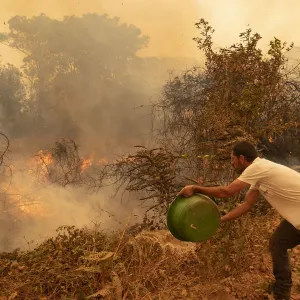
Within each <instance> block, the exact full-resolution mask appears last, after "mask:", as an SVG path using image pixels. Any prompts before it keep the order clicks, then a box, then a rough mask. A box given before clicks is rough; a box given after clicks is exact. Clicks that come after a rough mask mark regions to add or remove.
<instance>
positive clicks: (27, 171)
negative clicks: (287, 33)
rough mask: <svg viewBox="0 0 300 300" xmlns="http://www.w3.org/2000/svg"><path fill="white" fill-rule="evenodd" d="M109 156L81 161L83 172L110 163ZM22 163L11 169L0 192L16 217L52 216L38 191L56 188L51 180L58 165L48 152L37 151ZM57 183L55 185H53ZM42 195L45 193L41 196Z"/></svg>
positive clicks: (0, 185)
mask: <svg viewBox="0 0 300 300" xmlns="http://www.w3.org/2000/svg"><path fill="white" fill-rule="evenodd" d="M108 162H109V160H108V158H107V157H102V158H100V159H99V158H95V155H94V154H92V155H90V156H89V157H81V158H80V172H82V173H84V172H87V171H88V170H89V169H90V168H91V167H93V166H94V167H95V166H99V167H101V165H105V164H108ZM20 165H21V164H18V167H16V166H10V168H9V170H10V171H9V172H8V171H7V172H6V173H5V174H2V175H3V178H2V180H1V182H0V189H1V190H2V192H3V194H5V197H7V199H8V201H9V205H10V207H11V209H13V210H14V212H15V213H16V215H19V216H21V215H22V214H24V215H26V216H34V217H43V216H46V215H49V214H51V212H50V211H49V209H48V208H47V203H46V201H45V199H43V197H44V196H43V197H42V196H40V193H39V191H42V190H44V189H47V188H51V187H53V183H52V182H51V180H50V174H51V172H53V170H54V172H55V168H56V167H57V162H56V160H55V157H53V155H52V154H51V152H49V151H43V150H40V151H38V152H37V153H36V154H35V155H34V156H33V157H31V158H30V159H28V160H26V161H25V162H24V166H23V167H22V166H21V167H20ZM54 184H55V183H54ZM42 194H43V193H42Z"/></svg>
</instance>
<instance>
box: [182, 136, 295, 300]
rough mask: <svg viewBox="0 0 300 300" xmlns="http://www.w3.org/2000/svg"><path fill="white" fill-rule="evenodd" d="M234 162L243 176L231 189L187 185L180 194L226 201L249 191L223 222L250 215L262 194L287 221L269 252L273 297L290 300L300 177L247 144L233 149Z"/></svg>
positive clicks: (232, 184)
mask: <svg viewBox="0 0 300 300" xmlns="http://www.w3.org/2000/svg"><path fill="white" fill-rule="evenodd" d="M231 161H232V166H233V167H234V169H235V170H236V171H237V172H238V173H239V174H240V176H239V177H238V179H236V180H234V181H233V182H232V183H231V184H230V185H228V186H218V187H202V186H196V185H188V186H186V187H184V188H183V189H182V190H181V191H180V192H179V194H180V195H183V196H185V197H190V196H191V195H193V194H194V193H201V194H204V195H207V196H212V197H216V198H227V197H231V196H233V195H234V194H236V193H238V192H240V191H241V190H243V189H247V188H248V189H249V190H248V192H247V194H246V196H245V201H244V202H243V204H242V205H240V206H238V207H236V208H235V209H233V210H232V211H230V212H229V213H228V214H226V215H225V216H223V217H222V218H221V222H225V221H229V220H234V219H236V218H238V217H240V216H242V215H243V214H245V213H247V212H249V211H250V210H251V208H252V207H253V204H254V203H255V201H256V200H257V199H258V197H259V194H262V195H263V196H264V198H265V199H266V200H267V201H268V202H269V203H270V204H271V206H272V207H273V208H274V209H275V210H277V212H278V213H279V214H280V215H281V216H282V217H283V219H284V220H283V221H282V222H281V224H280V225H279V227H278V228H277V229H276V231H275V232H274V233H273V235H272V237H271V239H270V251H271V255H272V260H273V273H274V276H275V283H274V285H273V288H272V290H273V293H274V297H275V299H281V300H283V299H285V300H288V299H290V297H291V295H290V294H291V287H292V274H291V267H290V263H289V257H288V252H287V250H288V249H292V248H294V247H295V246H297V245H299V244H300V174H299V173H298V172H296V171H294V170H292V169H290V168H288V167H286V166H283V165H280V164H277V163H274V162H271V161H269V160H267V159H262V158H259V157H258V155H257V152H256V150H255V147H254V146H253V145H252V144H251V143H249V142H247V141H242V142H239V143H237V144H236V145H235V146H234V148H233V151H232V154H231Z"/></svg>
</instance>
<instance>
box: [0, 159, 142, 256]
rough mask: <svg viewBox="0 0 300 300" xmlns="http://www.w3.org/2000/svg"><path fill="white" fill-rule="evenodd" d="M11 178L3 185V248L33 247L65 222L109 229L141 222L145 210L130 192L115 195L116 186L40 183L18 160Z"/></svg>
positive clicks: (0, 236) (0, 233) (0, 218)
mask: <svg viewBox="0 0 300 300" xmlns="http://www.w3.org/2000/svg"><path fill="white" fill-rule="evenodd" d="M15 161H16V160H15ZM20 167H21V169H20ZM2 179H3V178H2ZM8 181H9V184H6V186H9V188H8V189H6V190H4V189H3V191H2V193H1V201H0V205H1V207H0V208H1V213H0V224H1V229H0V251H11V250H13V249H15V248H21V249H23V250H28V249H29V248H28V247H31V248H33V247H35V246H36V245H37V244H39V243H41V242H43V241H44V240H45V239H46V238H49V237H52V236H53V235H55V234H56V229H57V228H58V227H59V226H63V225H66V226H76V227H77V228H83V227H87V228H94V227H95V226H97V228H99V229H101V230H105V231H112V230H116V229H123V228H125V226H126V224H127V226H128V224H134V223H136V222H141V217H142V216H143V212H144V208H142V207H141V206H140V205H139V204H138V202H137V200H136V199H135V198H134V197H133V196H132V195H129V194H128V193H127V194H126V193H125V194H123V196H122V201H120V197H117V198H114V197H112V194H113V193H114V192H115V190H114V187H107V188H104V189H102V190H101V192H100V193H90V192H89V191H88V190H87V189H86V188H83V187H78V186H71V185H68V186H66V187H62V186H59V185H57V184H55V183H53V184H44V183H43V184H40V183H38V182H37V177H36V173H34V172H30V171H29V169H28V168H27V167H26V166H25V164H24V163H23V162H22V161H18V169H14V170H13V173H12V177H11V178H10V179H9V180H7V181H6V182H8ZM2 186H3V182H2Z"/></svg>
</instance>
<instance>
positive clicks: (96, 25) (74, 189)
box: [0, 14, 195, 250]
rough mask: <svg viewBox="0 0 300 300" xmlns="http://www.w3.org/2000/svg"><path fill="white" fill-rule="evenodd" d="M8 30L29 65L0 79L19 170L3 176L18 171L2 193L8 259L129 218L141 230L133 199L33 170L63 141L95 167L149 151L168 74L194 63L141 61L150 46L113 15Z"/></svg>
mask: <svg viewBox="0 0 300 300" xmlns="http://www.w3.org/2000/svg"><path fill="white" fill-rule="evenodd" d="M8 25H9V30H8V32H7V33H5V34H3V35H2V37H1V38H2V41H4V43H5V44H7V45H10V47H12V48H13V49H15V50H18V51H20V52H21V53H23V63H22V67H21V68H20V69H19V71H18V70H17V69H16V67H13V66H10V65H3V68H2V69H1V72H0V73H1V74H0V82H1V84H2V90H3V91H5V92H6V94H5V95H6V96H3V97H2V98H1V125H2V130H3V131H4V132H5V133H6V134H7V135H8V136H9V138H10V141H11V148H10V149H11V156H10V160H7V162H6V164H7V165H8V166H6V167H5V166H2V168H3V170H6V173H5V172H4V173H5V174H6V176H9V175H8V173H7V170H8V169H9V168H10V169H11V171H12V174H11V177H10V178H8V177H7V178H6V179H7V180H6V182H5V183H4V182H3V187H2V193H1V196H2V199H1V205H3V207H2V210H1V214H0V220H1V224H2V225H3V226H2V227H1V228H2V229H1V232H0V240H1V241H2V243H1V245H3V246H2V247H3V248H2V249H0V250H12V249H13V248H15V247H22V248H24V247H25V248H26V247H29V246H30V245H31V246H34V245H35V244H36V243H38V242H40V241H42V240H43V239H44V238H46V237H49V236H51V235H53V234H55V229H56V228H57V227H58V226H60V225H75V226H77V227H83V226H92V225H93V224H95V223H96V224H100V228H102V229H116V228H120V227H122V226H125V225H124V224H125V223H126V220H127V218H128V217H130V218H131V223H134V222H137V221H140V220H141V216H142V215H143V211H144V209H143V208H141V207H140V205H139V204H140V203H139V202H138V200H137V199H136V197H135V196H134V195H127V201H125V202H124V201H121V199H120V196H119V197H116V198H113V197H112V195H113V194H114V193H115V189H116V187H115V186H112V187H109V188H106V189H101V190H100V191H99V192H98V193H90V192H89V190H88V189H86V188H84V187H79V186H77V185H68V186H66V187H62V186H61V185H58V184H55V183H54V184H49V185H47V184H43V185H40V184H38V182H37V181H36V177H35V175H36V174H35V173H34V172H28V171H29V168H28V165H27V162H28V161H29V159H30V157H31V156H33V155H34V154H35V153H36V152H37V151H39V150H41V149H43V150H50V149H51V147H53V144H54V142H55V141H56V140H57V139H59V138H61V137H64V138H71V139H73V140H75V141H76V143H77V144H78V146H79V148H78V149H79V150H78V151H79V153H80V155H81V156H84V157H87V158H89V157H91V156H95V157H97V158H101V157H104V158H105V159H115V158H116V157H117V156H119V155H122V154H125V153H126V152H129V151H131V150H132V149H133V148H132V147H133V146H134V145H135V144H146V142H147V140H148V139H149V128H151V122H152V115H151V106H150V104H151V99H152V100H153V101H154V100H155V98H156V97H158V95H159V93H160V90H161V88H162V86H163V84H164V83H165V81H166V80H167V78H168V71H169V69H173V70H174V68H175V69H177V71H178V70H179V71H180V70H184V69H186V68H188V67H189V66H191V65H193V64H194V63H195V62H194V61H193V60H192V59H190V60H187V59H177V58H169V59H168V58H156V57H149V58H147V57H140V56H139V55H138V54H137V53H138V51H139V50H140V49H142V48H143V47H146V46H147V44H148V41H149V38H148V37H147V36H145V35H143V34H142V32H141V31H140V29H138V28H137V27H135V26H133V25H128V24H124V23H122V22H121V21H120V20H119V19H118V18H110V17H109V16H107V15H96V14H87V15H83V16H81V17H74V16H73V17H65V18H64V19H63V20H60V21H58V20H55V19H52V18H49V17H48V16H46V15H39V16H34V17H31V18H27V17H22V16H15V17H12V18H11V19H10V20H9V21H8ZM7 95H8V97H7ZM7 186H9V188H8V190H6V189H5V187H7ZM122 195H123V194H122ZM122 199H123V198H122ZM31 241H34V242H33V244H31Z"/></svg>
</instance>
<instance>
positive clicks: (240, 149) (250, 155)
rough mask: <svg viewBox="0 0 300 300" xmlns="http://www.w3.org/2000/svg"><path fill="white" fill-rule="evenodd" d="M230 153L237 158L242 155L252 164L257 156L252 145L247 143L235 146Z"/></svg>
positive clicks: (239, 143) (243, 142)
mask: <svg viewBox="0 0 300 300" xmlns="http://www.w3.org/2000/svg"><path fill="white" fill-rule="evenodd" d="M232 152H233V154H234V155H235V156H237V157H240V156H241V155H243V156H244V157H245V158H246V159H247V161H249V162H253V161H254V159H255V158H257V156H258V155H257V152H256V149H255V147H254V145H252V144H251V143H249V142H247V141H242V142H238V143H237V144H235V146H234V147H233V149H232Z"/></svg>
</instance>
